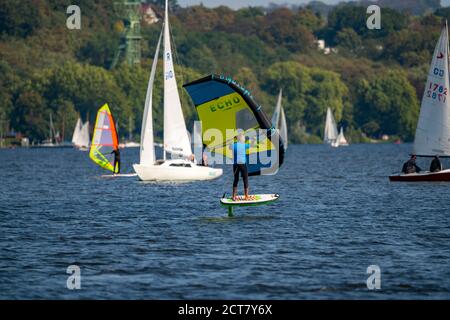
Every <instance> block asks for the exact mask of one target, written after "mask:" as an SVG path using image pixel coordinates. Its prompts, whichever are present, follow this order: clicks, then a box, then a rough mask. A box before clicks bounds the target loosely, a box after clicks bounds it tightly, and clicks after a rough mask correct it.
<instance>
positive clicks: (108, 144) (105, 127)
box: [89, 104, 119, 173]
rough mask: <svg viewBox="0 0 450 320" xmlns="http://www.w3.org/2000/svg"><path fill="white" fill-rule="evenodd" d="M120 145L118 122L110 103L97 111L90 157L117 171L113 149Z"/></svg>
mask: <svg viewBox="0 0 450 320" xmlns="http://www.w3.org/2000/svg"><path fill="white" fill-rule="evenodd" d="M118 146H119V138H118V136H117V130H116V124H115V122H114V118H113V116H112V114H111V110H110V109H109V106H108V104H105V105H104V106H103V107H101V108H100V109H99V110H98V112H97V119H96V121H95V127H94V134H93V136H92V143H91V149H90V152H89V157H90V158H91V159H92V161H94V162H95V163H96V164H98V165H99V166H100V167H102V168H103V169H105V170H109V171H111V172H113V173H116V172H117V165H116V164H115V163H114V154H112V151H113V150H116V149H117V148H118Z"/></svg>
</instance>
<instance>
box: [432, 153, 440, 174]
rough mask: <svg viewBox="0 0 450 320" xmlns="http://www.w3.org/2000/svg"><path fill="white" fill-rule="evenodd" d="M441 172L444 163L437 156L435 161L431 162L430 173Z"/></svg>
mask: <svg viewBox="0 0 450 320" xmlns="http://www.w3.org/2000/svg"><path fill="white" fill-rule="evenodd" d="M441 170H442V163H441V160H440V159H439V156H438V155H436V156H434V159H433V161H431V165H430V172H439V171H441Z"/></svg>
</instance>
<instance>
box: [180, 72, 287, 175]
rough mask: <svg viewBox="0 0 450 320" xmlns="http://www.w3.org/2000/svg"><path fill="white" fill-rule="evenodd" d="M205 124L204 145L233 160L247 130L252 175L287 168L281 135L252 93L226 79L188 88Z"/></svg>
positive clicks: (216, 78) (208, 80)
mask: <svg viewBox="0 0 450 320" xmlns="http://www.w3.org/2000/svg"><path fill="white" fill-rule="evenodd" d="M184 88H185V89H186V90H187V92H188V93H189V95H190V96H191V98H192V101H193V102H194V105H195V107H196V110H197V113H198V115H199V118H200V121H202V136H203V144H204V145H205V146H206V147H207V148H208V149H209V150H210V151H212V152H215V153H219V154H223V155H224V156H226V157H228V158H232V157H233V154H232V151H231V150H230V148H229V146H230V144H231V143H233V142H234V140H235V137H236V132H237V131H238V130H243V131H244V133H245V134H246V136H247V137H248V138H249V141H250V142H251V147H250V149H249V151H248V172H249V175H260V174H275V173H276V172H277V171H278V168H279V167H280V166H281V165H282V164H283V160H284V146H283V141H282V139H280V136H279V134H278V131H277V130H275V128H274V127H273V126H272V124H271V122H270V120H269V119H268V118H267V116H266V114H265V113H264V112H263V110H262V107H261V106H260V105H258V104H257V103H256V102H255V100H254V98H253V97H252V95H251V94H250V92H249V91H248V90H246V89H245V88H244V87H242V86H241V85H239V84H238V83H237V82H236V81H234V80H233V79H231V78H228V77H225V76H218V75H209V76H207V77H205V78H202V79H199V80H196V81H194V82H191V83H188V84H185V85H184Z"/></svg>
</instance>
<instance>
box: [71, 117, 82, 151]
mask: <svg viewBox="0 0 450 320" xmlns="http://www.w3.org/2000/svg"><path fill="white" fill-rule="evenodd" d="M82 127H83V123H82V121H81V119H80V118H78V120H77V124H76V125H75V129H74V130H73V135H72V144H73V145H74V147H77V146H78V145H79V140H80V135H81V128H82Z"/></svg>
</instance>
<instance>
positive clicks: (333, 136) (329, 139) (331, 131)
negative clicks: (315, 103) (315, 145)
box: [323, 108, 339, 147]
mask: <svg viewBox="0 0 450 320" xmlns="http://www.w3.org/2000/svg"><path fill="white" fill-rule="evenodd" d="M323 142H324V143H326V144H329V145H331V146H332V147H339V142H338V130H337V125H336V121H335V120H334V116H333V113H332V112H331V109H330V108H328V109H327V118H326V120H325V131H324V135H323Z"/></svg>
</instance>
